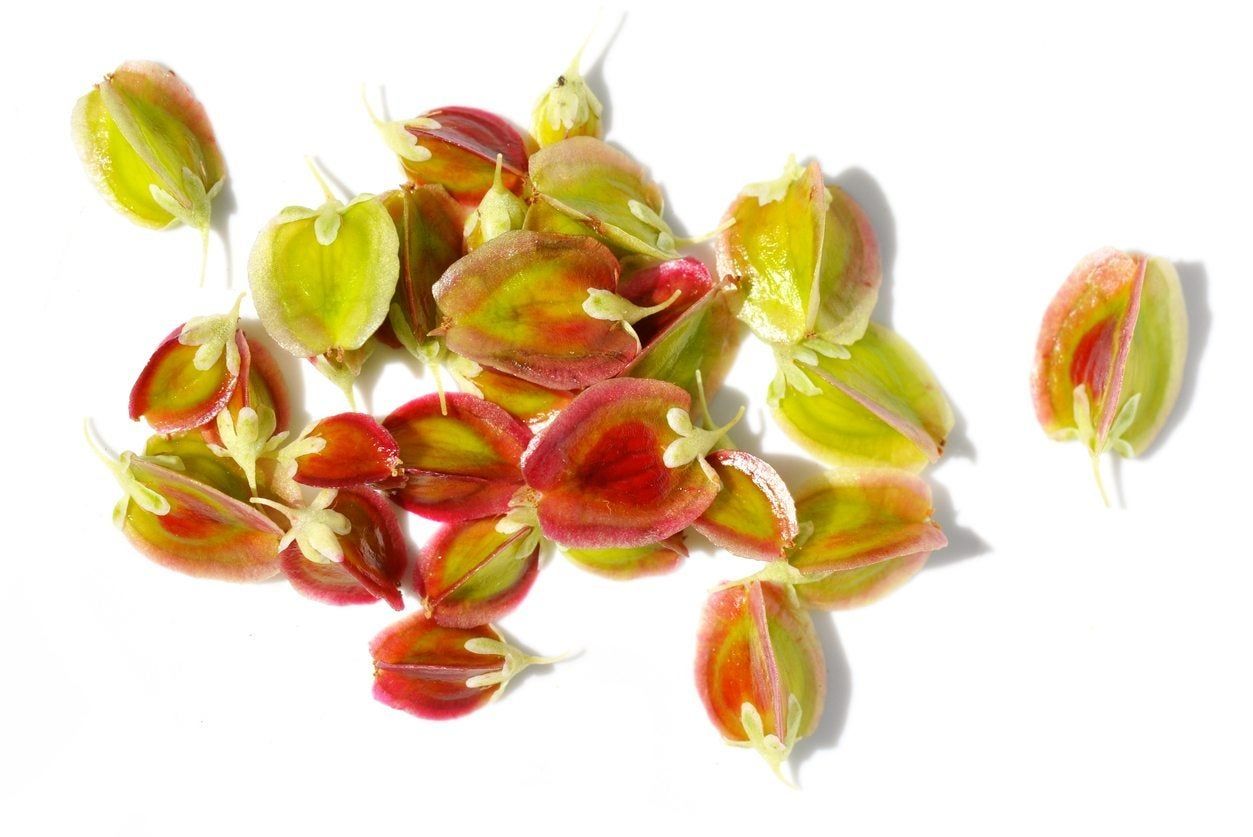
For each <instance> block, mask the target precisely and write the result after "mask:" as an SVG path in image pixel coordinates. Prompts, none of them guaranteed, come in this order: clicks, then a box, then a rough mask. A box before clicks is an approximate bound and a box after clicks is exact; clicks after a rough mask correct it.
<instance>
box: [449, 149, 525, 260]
mask: <svg viewBox="0 0 1253 837" xmlns="http://www.w3.org/2000/svg"><path fill="white" fill-rule="evenodd" d="M503 163H504V155H501V154H497V155H496V174H495V176H494V178H493V179H492V188H490V189H488V190H487V194H486V195H484V196H483V200H481V201H479V205H478V208H477V209H475V210H474V211H473V212H471V213H470V216H469V217H468V218H466V225H465V230H464V231H463V234H464V236H465V244H466V247H465V248H466V250H467V251H469V250H473V249H475V248H477V247H481V246H482V245H484V244H486V243H487V242H489V241H491V240H492V239H493V238H496V237H497V236H500V235H504V234H505V233H507V232H512V231H513V230H520V229H522V223H523V222H524V221H525V220H526V201H524V200H522V198H520V197H518V196H517V195H515V194H514V193H513V192H510V191H509V190H508V189H506V188H505V184H504V181H503V180H502V178H501V166H502V164H503Z"/></svg>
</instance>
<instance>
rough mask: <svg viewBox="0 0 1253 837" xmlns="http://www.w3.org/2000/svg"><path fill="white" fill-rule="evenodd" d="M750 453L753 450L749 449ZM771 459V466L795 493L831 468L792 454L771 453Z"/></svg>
mask: <svg viewBox="0 0 1253 837" xmlns="http://www.w3.org/2000/svg"><path fill="white" fill-rule="evenodd" d="M749 453H753V452H752V451H749ZM756 455H757V454H754V456H756ZM769 461H770V466H771V467H772V468H774V469H775V471H777V472H778V474H779V476H780V477H781V478H782V479H783V482H784V483H786V484H787V486H788V488H790V489H791V490H792V493H793V494H795V493H796V492H797V491H799V490H801V489H802V488H803V487H804V486H805V485H806V484H807V483H810V482H812V481H813V480H815V479H817V478H818V477H820V476H822V475H823V474H825V473H826V472H827V471H828V470H830V469H829V468H828V467H827V466H826V465H823V464H822V463H821V462H818V461H816V460H813V459H809V458H808V457H804V456H792V455H791V454H771V455H770V460H769Z"/></svg>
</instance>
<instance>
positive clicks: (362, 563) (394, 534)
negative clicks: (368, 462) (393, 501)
mask: <svg viewBox="0 0 1253 837" xmlns="http://www.w3.org/2000/svg"><path fill="white" fill-rule="evenodd" d="M332 494H333V499H331V500H330V502H329V504H328V505H327V506H326V509H327V510H328V511H330V512H332V513H333V514H335V515H338V516H340V517H342V518H343V520H344V521H346V523H347V526H346V527H345V528H346V529H347V531H344V532H333V533H332V534H333V535H334V537H335V539H336V541H337V542H338V547H339V558H338V560H326V559H325V557H324V555H323V554H322V553H321V552H317V551H312V550H310V551H308V552H306V550H304V549H302V548H301V544H300V542H299V538H293V542H292V543H289V544H287V546H286V547H285V548H284V549H283V550H282V551H281V552H280V555H279V560H280V562H281V566H282V569H283V575H285V576H287V580H288V581H290V582H291V585H292V587H294V588H296V590H297V591H299V592H300V593H301V594H303V595H305V596H308V597H309V598H311V599H316V600H318V601H321V602H326V603H328V604H335V605H349V604H372V603H374V602H376V601H379V600H382V601H385V602H387V603H388V604H389V605H391V606H392V608H393V609H395V610H402V609H403V608H404V599H403V598H402V596H401V594H400V582H401V579H403V578H404V575H405V572H406V570H407V569H408V567H409V555H408V549H407V548H406V546H405V537H404V535H403V534H402V533H401V531H400V525H399V524H398V523H397V522H396V515H395V513H394V512H393V511H392V509H391V506H390V505H389V504H388V503H387V502H386V501H385V500H383V499H382V498H381V497H380V496H379V495H378V493H377V492H375V491H373V490H371V489H369V488H343V489H340V490H339V491H336V492H332ZM275 505H277V504H275ZM294 511H295V510H294ZM300 522H301V518H300V517H299V515H298V514H297V516H296V517H295V519H294V520H293V525H300ZM336 522H337V523H338V521H336ZM305 525H308V524H305Z"/></svg>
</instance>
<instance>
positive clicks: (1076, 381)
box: [1032, 249, 1188, 490]
mask: <svg viewBox="0 0 1253 837" xmlns="http://www.w3.org/2000/svg"><path fill="white" fill-rule="evenodd" d="M1187 332H1188V320H1187V312H1186V310H1185V308H1184V301H1183V290H1182V288H1181V287H1180V285H1179V276H1178V274H1177V273H1176V272H1175V269H1174V267H1173V266H1172V265H1171V264H1170V262H1168V261H1166V260H1165V259H1160V258H1150V257H1148V256H1143V255H1136V254H1127V253H1120V252H1118V251H1116V250H1111V249H1105V250H1100V251H1097V252H1096V253H1093V254H1092V255H1090V256H1088V257H1087V258H1086V259H1084V260H1083V261H1082V262H1080V263H1079V266H1078V267H1076V268H1075V270H1074V272H1073V273H1072V274H1071V275H1070V278H1069V279H1067V280H1066V284H1065V285H1063V286H1062V289H1061V291H1059V292H1058V294H1057V297H1056V298H1054V300H1053V303H1052V304H1051V305H1050V306H1049V309H1048V312H1047V313H1046V314H1045V317H1044V323H1043V325H1042V326H1041V328H1040V338H1039V341H1038V343H1037V346H1036V362H1035V371H1034V375H1033V379H1032V391H1033V395H1034V398H1035V407H1036V415H1037V416H1038V418H1039V420H1040V424H1041V425H1042V426H1043V427H1044V429H1045V431H1047V432H1048V433H1049V435H1051V436H1053V437H1054V438H1056V439H1079V440H1080V441H1081V442H1083V444H1084V446H1085V447H1087V448H1088V451H1089V453H1090V454H1091V455H1092V457H1093V461H1094V465H1095V462H1096V459H1097V458H1098V457H1100V455H1101V454H1103V453H1105V452H1106V451H1108V450H1112V451H1114V452H1115V453H1117V454H1118V455H1120V456H1136V455H1138V454H1140V453H1142V452H1144V450H1146V449H1147V448H1148V447H1149V445H1151V444H1152V443H1153V439H1154V438H1156V436H1157V434H1158V432H1159V431H1160V430H1161V428H1162V426H1163V425H1164V424H1165V422H1166V419H1167V417H1168V416H1169V415H1170V411H1171V409H1172V408H1173V407H1174V404H1175V400H1176V399H1177V398H1178V396H1179V389H1180V386H1181V384H1182V380H1183V367H1184V361H1185V359H1186V356H1187V348H1188V337H1187ZM1099 474H1100V472H1099V469H1098V470H1097V475H1098V479H1099ZM1102 490H1103V489H1102Z"/></svg>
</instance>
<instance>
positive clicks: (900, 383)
mask: <svg viewBox="0 0 1253 837" xmlns="http://www.w3.org/2000/svg"><path fill="white" fill-rule="evenodd" d="M801 348H802V349H803V347H801ZM845 352H846V353H847V354H848V357H847V358H840V357H828V356H825V355H821V354H817V353H815V352H810V353H809V355H808V357H807V358H805V359H804V360H802V359H801V358H802V357H803V356H802V355H801V354H800V353H792V354H791V355H790V356H788V357H783V356H779V360H780V363H781V364H784V365H790V366H788V367H787V369H786V371H787V373H788V374H787V377H786V381H784V380H783V379H782V378H781V379H780V380H779V381H776V385H773V386H772V398H771V401H772V405H773V407H774V414H775V418H776V419H777V420H778V422H779V425H780V426H781V427H782V428H783V429H784V430H785V431H786V432H787V434H788V435H789V436H791V437H792V438H793V439H795V440H796V441H797V442H798V443H799V444H800V445H802V446H803V447H804V448H805V449H806V450H808V451H809V452H810V453H812V454H813V455H814V456H816V457H818V458H819V459H821V460H822V461H824V462H827V463H829V464H831V465H841V466H854V467H861V466H873V465H890V466H895V467H901V468H908V469H910V470H914V471H917V470H921V469H922V468H923V467H925V466H926V465H927V464H928V463H930V462H934V461H936V460H937V459H939V457H940V454H941V453H942V452H943V450H944V443H945V440H946V438H947V436H948V433H949V431H950V430H952V428H953V412H952V409H951V408H950V407H949V405H948V401H947V400H946V399H945V397H944V393H943V392H942V391H941V390H940V386H939V384H938V383H937V382H936V380H935V378H934V376H933V375H932V374H931V371H930V370H929V369H928V368H927V367H926V364H924V363H923V361H922V358H920V357H919V356H918V355H917V353H916V352H914V350H913V349H912V348H910V347H909V345H908V344H907V343H906V342H905V341H904V340H902V339H901V338H900V337H899V336H897V335H896V334H895V333H893V332H892V331H889V330H888V329H886V328H884V327H883V326H880V325H877V324H874V323H872V324H871V325H870V328H869V329H867V331H866V334H865V336H864V337H862V339H860V340H858V341H857V342H856V343H854V344H852V345H851V346H848V347H847V348H846V349H845ZM776 355H778V353H776ZM797 376H799V377H797ZM798 387H803V388H804V389H801V388H798ZM780 391H781V392H782V394H780Z"/></svg>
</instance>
